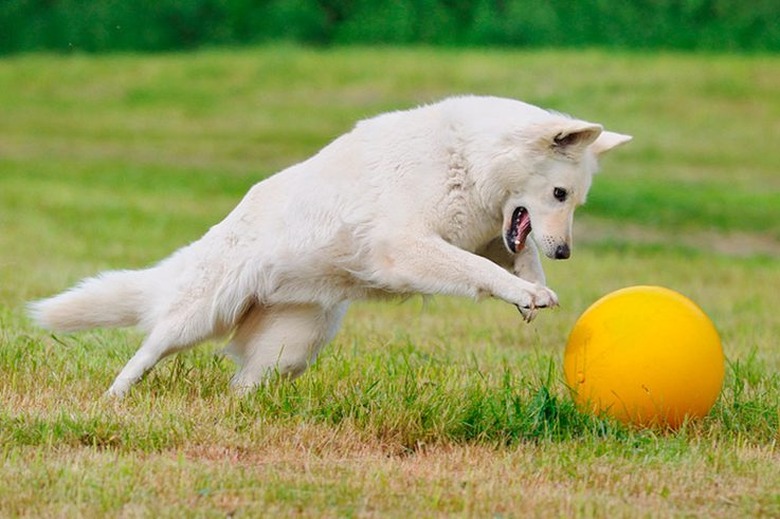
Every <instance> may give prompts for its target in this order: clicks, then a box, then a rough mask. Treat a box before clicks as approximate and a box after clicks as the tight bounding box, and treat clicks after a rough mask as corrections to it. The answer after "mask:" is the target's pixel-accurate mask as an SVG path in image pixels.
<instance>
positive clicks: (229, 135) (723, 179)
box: [0, 48, 780, 517]
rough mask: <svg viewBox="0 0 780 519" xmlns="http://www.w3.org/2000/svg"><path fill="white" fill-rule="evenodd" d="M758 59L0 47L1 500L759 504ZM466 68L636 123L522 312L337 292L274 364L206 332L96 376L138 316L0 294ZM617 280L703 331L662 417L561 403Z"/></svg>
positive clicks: (770, 311) (771, 260)
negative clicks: (301, 370) (566, 366)
mask: <svg viewBox="0 0 780 519" xmlns="http://www.w3.org/2000/svg"><path fill="white" fill-rule="evenodd" d="M779 79H780V59H777V58H774V57H766V56H763V57H762V56H757V57H733V56H717V55H710V56H687V55H671V54H668V55H663V54H662V55H649V54H647V55H645V54H621V53H602V52H595V51H583V52H553V51H544V52H506V51H504V52H488V51H484V52H472V51H469V52H465V51H463V52H461V51H457V52H456V51H434V50H428V49H416V50H392V49H387V50H364V49H340V50H332V51H313V50H305V49H296V48H269V49H255V50H242V51H236V52H228V51H208V52H198V53H193V54H181V55H158V56H154V57H148V56H147V57H138V56H132V55H119V56H111V57H84V56H73V57H68V58H58V57H50V56H46V55H29V56H22V57H16V58H10V59H5V60H2V61H0V106H3V117H0V453H1V454H2V463H3V476H4V484H3V485H2V488H0V515H3V516H19V515H27V516H41V515H56V516H103V515H124V516H137V515H154V516H157V515H160V516H179V515H181V514H182V513H184V514H189V515H195V516H224V515H226V514H237V515H242V516H248V517H252V516H257V515H261V514H265V515H268V516H289V515H304V516H331V517H333V516H361V517H363V516H386V515H390V516H400V515H409V514H415V515H421V516H437V515H466V516H480V517H481V516H490V515H500V516H524V515H532V516H560V515H566V516H599V517H602V516H636V515H642V516H645V515H649V516H655V515H659V516H680V515H685V516H699V517H734V516H777V515H778V514H780V499H779V498H778V493H777V488H778V487H779V486H780V469H779V468H778V467H780V463H779V462H780V452H779V451H778V449H777V442H778V440H779V439H780V436H779V434H780V433H778V430H780V407H779V406H778V402H779V401H780V375H778V373H780V354H778V353H777V348H776V341H777V337H778V336H780V319H779V318H778V317H777V312H776V308H777V305H778V303H779V302H780V299H779V297H780V296H778V290H777V289H778V279H780V261H778V257H780V227H778V222H780V203H779V202H780V198H778V194H779V193H780V177H778V176H777V174H776V165H777V164H778V163H780V151H778V150H777V148H776V147H774V146H773V144H772V136H773V135H774V133H776V130H777V129H778V128H777V122H776V121H777V120H778V115H780V91H778V90H777V89H776V88H775V85H776V84H777V81H778V80H779ZM466 92H474V93H490V94H497V95H507V96H512V97H518V98H521V99H525V100H528V101H531V102H534V103H537V104H541V105H544V106H548V107H550V108H554V109H557V110H561V111H566V112H571V113H573V114H575V115H577V116H580V117H583V118H588V119H591V120H594V121H597V122H602V123H604V124H605V125H606V126H607V127H608V128H611V129H614V130H616V131H619V132H624V133H630V134H633V135H634V136H635V141H634V142H633V143H631V145H630V146H627V147H626V148H624V149H621V150H620V152H616V153H615V154H614V156H610V157H608V158H607V159H606V160H605V163H604V171H603V173H601V174H600V175H599V177H598V178H597V179H596V181H595V183H594V186H593V190H592V192H591V196H590V200H589V203H588V205H586V206H585V207H584V208H583V209H582V210H581V211H580V213H579V214H578V223H577V236H576V237H577V243H576V244H575V251H574V256H573V257H572V259H571V260H569V261H566V262H545V268H546V270H547V274H548V280H549V283H550V285H551V286H552V287H553V288H554V289H555V290H556V291H557V292H558V294H559V296H560V298H561V301H562V306H561V308H559V309H557V310H555V311H550V312H545V313H543V314H542V315H540V316H539V317H538V318H537V320H536V321H535V322H534V323H533V324H532V325H530V326H529V325H525V324H523V323H522V322H521V320H520V319H519V316H518V315H517V312H516V311H515V310H514V309H512V308H509V307H508V305H505V304H501V303H499V302H496V301H483V302H479V303H477V302H472V301H467V300H461V299H451V298H433V299H430V300H423V299H420V298H414V299H412V300H410V301H406V302H381V303H378V302H365V303H359V304H356V305H355V306H354V307H353V308H352V309H351V310H350V313H349V314H348V316H347V319H346V322H345V325H344V328H343V330H342V331H341V333H340V334H339V335H338V337H337V338H336V339H335V341H334V342H333V343H332V344H330V345H329V346H328V347H327V348H326V349H325V350H324V352H323V354H322V356H321V358H320V359H319V360H318V362H317V364H316V365H314V366H313V367H312V368H311V369H310V370H309V371H308V372H307V373H306V374H305V375H304V376H303V377H302V378H300V379H298V380H297V381H295V382H294V383H291V384H278V385H274V386H272V387H270V388H268V389H267V390H264V391H258V392H256V393H253V394H251V395H249V396H247V397H244V398H238V397H236V396H234V395H232V394H230V393H229V392H228V391H227V386H228V382H229V378H230V376H231V373H232V369H233V367H232V365H231V363H230V362H229V361H227V360H226V359H224V358H222V357H219V356H215V355H214V353H215V352H216V351H218V350H219V348H220V347H221V345H220V344H208V345H205V346H203V347H201V348H198V349H196V350H193V351H191V352H187V353H185V354H182V355H179V356H177V357H175V358H173V359H171V360H169V361H168V362H165V363H163V364H162V365H160V366H159V367H158V368H157V369H156V370H154V371H153V372H152V373H151V374H150V375H149V376H148V377H146V378H145V379H144V380H143V381H142V382H141V383H140V384H139V385H138V386H137V387H136V388H134V389H133V391H132V392H131V394H130V396H129V397H128V398H127V399H126V400H125V401H123V402H122V403H115V402H107V401H104V400H102V399H100V398H99V395H100V394H101V393H102V392H103V391H104V390H105V389H106V388H107V387H108V385H109V384H110V383H111V380H112V378H113V376H114V375H115V374H116V373H117V371H118V370H119V369H120V368H121V366H122V365H123V364H124V362H126V360H127V359H128V358H129V357H130V355H132V353H133V352H134V350H135V348H136V347H137V345H138V341H139V340H140V336H139V335H138V334H137V333H136V332H133V331H127V330H118V331H117V330H112V331H105V330H104V331H93V332H86V333H81V334H75V335H59V334H57V335H50V334H47V333H45V332H43V331H41V330H38V329H35V328H34V327H33V326H32V325H31V323H30V322H29V321H28V320H27V318H26V317H25V315H24V303H25V301H27V300H30V299H32V298H36V297H42V296H45V295H49V294H52V293H54V292H56V291H59V290H61V289H63V288H65V287H67V286H68V285H69V284H71V283H73V282H75V281H77V280H78V279H79V278H80V277H82V276H85V275H90V274H94V273H95V272H97V271H99V270H101V269H105V268H124V267H138V266H142V265H147V264H149V263H151V262H154V261H157V260H159V259H161V258H162V257H164V256H166V255H167V254H169V253H170V252H172V251H173V250H175V249H176V248H178V247H179V246H181V245H183V244H185V243H187V242H189V241H192V240H194V239H197V238H198V237H199V236H200V235H201V234H202V233H203V232H205V230H206V229H208V227H209V226H210V225H212V224H214V223H216V222H217V221H219V220H220V219H221V218H222V216H224V215H225V214H226V213H227V212H228V211H229V210H230V209H231V208H232V207H233V206H234V205H235V204H236V203H237V201H238V200H239V199H240V198H241V196H242V195H243V194H244V192H245V191H246V190H247V188H248V187H249V186H251V185H252V184H253V183H254V182H256V181H257V180H258V179H260V178H263V177H264V176H266V175H268V174H271V173H273V172H274V171H276V170H278V169H279V168H281V167H283V166H285V165H288V164H290V163H293V162H295V161H297V160H300V159H302V158H305V157H307V156H309V155H310V154H312V153H314V152H315V151H316V150H317V149H318V148H319V147H321V146H322V145H324V144H325V143H327V142H328V141H329V140H331V139H332V138H334V137H335V136H337V135H339V134H340V133H342V132H344V131H346V130H348V129H349V128H350V126H351V125H352V124H353V123H354V121H355V120H356V119H358V118H361V117H365V116H369V115H372V114H375V113H377V112H381V111H383V110H387V109H395V108H400V107H408V106H412V105H415V104H418V103H421V102H428V101H431V100H434V99H437V98H440V97H443V96H445V95H449V94H454V93H466ZM773 132H774V133H773ZM632 284H659V285H665V286H669V287H671V288H674V289H677V290H679V291H681V292H683V293H685V294H687V295H688V296H689V297H691V298H693V299H694V300H695V301H697V302H698V303H699V304H700V305H701V306H702V307H703V308H704V310H705V311H706V312H707V313H708V314H709V315H710V316H711V318H712V319H713V321H714V322H715V324H716V326H717V328H718V330H719V332H720V333H721V336H722V338H723V344H724V349H725V352H726V355H727V358H728V366H727V378H726V384H725V387H724V390H723V393H722V395H721V398H720V400H719V401H718V403H717V404H716V405H715V407H714V408H713V410H712V412H711V413H710V415H709V416H708V417H706V418H705V419H703V420H700V421H697V422H691V423H688V424H686V425H685V426H684V427H683V428H682V429H681V430H679V431H676V432H670V431H661V430H633V429H629V428H626V427H623V426H621V425H619V424H616V423H613V422H610V421H609V420H606V419H602V418H600V417H593V416H588V415H583V414H581V413H579V412H578V411H577V410H576V409H575V408H574V406H573V404H572V403H571V400H570V399H569V397H568V394H567V392H566V389H565V386H564V383H563V376H562V369H561V360H562V359H561V358H562V351H563V345H564V343H565V341H566V337H567V334H568V330H569V329H571V326H572V325H573V323H574V322H575V320H576V318H577V317H578V315H579V314H580V313H581V312H582V311H583V310H584V309H585V308H586V307H587V306H588V305H589V304H590V303H592V302H593V301H594V300H595V299H596V298H597V297H599V296H600V295H603V294H604V293H607V292H609V291H611V290H613V289H616V288H619V287H622V286H626V285H632Z"/></svg>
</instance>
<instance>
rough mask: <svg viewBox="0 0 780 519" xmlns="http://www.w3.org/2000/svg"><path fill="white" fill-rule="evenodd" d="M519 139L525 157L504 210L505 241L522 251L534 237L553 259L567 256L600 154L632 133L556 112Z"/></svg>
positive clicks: (617, 144) (628, 139)
mask: <svg viewBox="0 0 780 519" xmlns="http://www.w3.org/2000/svg"><path fill="white" fill-rule="evenodd" d="M517 138H520V139H521V140H522V146H521V148H522V150H523V152H522V155H523V156H522V158H521V160H519V161H517V162H515V166H514V167H513V168H512V169H513V174H512V175H511V176H512V177H514V178H513V179H512V180H513V182H512V184H513V185H512V187H511V188H510V191H509V196H508V199H507V201H506V203H505V205H504V209H503V220H504V229H503V231H504V232H503V235H504V243H505V244H506V247H507V249H509V251H510V252H512V253H516V252H519V251H520V250H522V249H523V247H524V246H525V241H526V239H527V238H528V236H529V235H532V236H533V238H534V241H535V242H536V244H537V245H538V246H539V247H540V249H541V250H542V252H544V254H545V255H546V256H547V257H549V258H553V259H566V258H568V257H569V256H570V255H571V233H572V222H573V217H574V210H575V209H576V208H577V206H579V205H581V204H583V203H584V202H585V198H586V196H587V193H588V190H589V188H590V184H591V178H592V176H593V174H594V173H595V172H596V169H597V165H598V164H597V163H598V159H599V157H600V156H601V155H602V154H603V153H605V152H607V151H609V150H611V149H612V148H615V147H616V146H619V145H621V144H624V143H626V142H628V141H630V140H631V137H630V136H627V135H621V134H619V133H613V132H608V131H604V130H603V128H602V127H601V125H598V124H593V123H588V122H585V121H578V120H574V119H568V118H565V117H562V116H560V117H559V116H555V117H551V118H550V119H549V120H547V121H544V122H540V123H535V124H533V125H530V126H528V127H526V128H524V129H523V131H522V132H521V136H520V137H519V136H518V134H515V135H514V139H517ZM513 144H514V145H515V146H516V145H517V144H518V143H517V141H516V140H515V142H514V143H513ZM515 149H517V148H515ZM517 164H522V167H520V166H517ZM518 169H522V171H519V170H518Z"/></svg>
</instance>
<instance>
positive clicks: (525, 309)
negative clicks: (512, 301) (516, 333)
mask: <svg viewBox="0 0 780 519" xmlns="http://www.w3.org/2000/svg"><path fill="white" fill-rule="evenodd" d="M527 296H528V297H527V300H525V301H523V302H522V303H519V304H516V305H515V306H517V309H518V310H520V314H522V316H523V320H524V321H525V322H527V323H530V322H531V321H533V320H534V318H535V317H536V314H537V312H538V310H539V309H540V308H552V307H554V306H558V296H557V295H555V292H553V291H552V290H550V289H549V288H547V287H545V286H542V285H535V286H534V288H533V289H532V290H529V291H528V292H527Z"/></svg>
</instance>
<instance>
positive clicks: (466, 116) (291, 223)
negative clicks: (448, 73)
mask: <svg viewBox="0 0 780 519" xmlns="http://www.w3.org/2000/svg"><path fill="white" fill-rule="evenodd" d="M629 139H630V137H627V136H624V135H620V134H615V133H611V132H603V131H602V128H601V126H599V125H595V124H592V123H587V122H584V121H578V120H576V119H571V118H569V117H566V116H563V115H560V114H556V113H551V112H548V111H545V110H542V109H540V108H537V107H534V106H531V105H528V104H525V103H521V102H519V101H514V100H509V99H500V98H494V97H459V98H450V99H446V100H444V101H442V102H440V103H437V104H433V105H429V106H424V107H420V108H417V109H413V110H408V111H403V112H392V113H388V114H384V115H380V116H378V117H375V118H373V119H368V120H365V121H362V122H360V123H358V124H357V126H356V127H355V128H354V129H353V130H352V131H351V132H349V133H347V134H345V135H343V136H341V137H339V138H338V139H336V140H335V141H333V142H332V143H331V144H329V145H328V146H326V147H325V148H323V149H322V150H321V151H320V152H319V153H318V154H316V155H315V156H313V157H312V158H310V159H308V160H306V161H304V162H302V163H300V164H297V165H294V166H292V167H290V168H288V169H286V170H284V171H282V172H280V173H278V174H276V175H274V176H272V177H270V178H268V179H266V180H264V181H262V182H260V183H258V184H256V185H255V186H254V187H252V188H251V189H250V191H249V193H248V194H247V195H246V196H245V198H244V199H243V200H242V201H241V202H240V203H239V204H238V206H237V207H236V208H235V209H234V210H233V211H232V212H231V213H230V214H229V215H228V216H227V217H226V218H225V219H224V220H223V221H222V222H220V223H219V224H217V225H215V226H214V227H212V228H211V229H210V230H209V231H208V232H207V233H206V234H205V235H204V236H203V237H202V238H201V239H200V240H198V241H196V242H195V243H192V244H190V245H188V246H186V247H184V248H182V249H180V250H179V251H177V252H176V253H175V254H173V255H172V256H171V257H169V258H167V259H165V260H163V261H162V262H161V263H159V264H158V265H156V266H154V267H151V268H148V269H145V270H139V271H117V272H108V273H104V274H102V275H100V276H98V277H95V278H91V279H88V280H85V281H83V282H82V283H81V284H79V285H77V286H76V287H74V288H72V289H71V290H69V291H67V292H64V293H63V294H60V295H58V296H55V297H53V298H50V299H46V300H42V301H37V302H35V303H32V304H31V305H30V310H31V315H32V316H33V318H34V319H35V320H36V321H37V322H38V324H40V325H41V326H43V327H46V328H50V329H54V330H63V331H73V330H78V329H83V328H90V327H100V326H128V325H138V326H139V327H140V328H141V329H142V330H144V331H145V332H146V333H147V336H146V339H145V340H144V342H143V344H142V345H141V347H140V349H139V350H138V352H137V353H136V354H135V356H134V357H133V358H132V359H131V360H130V361H129V362H128V364H127V365H126V366H125V367H124V369H123V370H122V372H121V373H120V374H119V376H118V377H117V378H116V380H115V381H114V383H113V385H112V386H111V388H110V389H109V390H108V393H109V394H111V395H116V396H122V395H124V394H125V393H126V392H127V391H128V389H129V388H130V386H131V385H132V384H133V383H134V382H135V381H136V380H138V379H139V378H140V377H141V376H142V375H143V374H144V373H145V372H146V371H147V370H148V369H150V368H151V367H152V366H154V365H155V364H156V363H157V362H158V361H159V360H160V359H161V358H163V357H164V356H166V355H169V354H171V353H174V352H176V351H180V350H182V349H185V348H189V347H191V346H194V345H195V344H197V343H199V342H201V341H203V340H205V339H207V338H211V337H219V336H224V335H227V334H230V333H233V336H232V341H231V343H230V345H229V346H228V348H227V351H228V352H229V353H230V354H231V355H233V356H234V358H235V359H236V360H237V362H238V364H239V370H238V372H237V374H236V376H235V377H234V380H233V383H234V385H235V386H236V387H238V388H241V389H246V388H251V387H253V386H255V385H257V384H259V383H261V382H262V381H264V380H266V379H267V377H268V376H269V374H272V373H274V372H278V373H280V374H282V375H288V376H291V377H292V376H296V375H298V374H300V373H301V372H303V371H304V370H305V369H306V367H307V365H308V364H309V363H311V362H312V361H313V360H314V358H315V357H316V356H317V353H318V352H319V350H320V348H321V347H322V346H323V345H324V344H325V343H327V342H328V341H330V340H331V339H332V338H333V336H334V335H335V333H336V331H337V329H338V327H339V325H340V323H341V320H342V317H343V316H344V313H345V312H346V309H347V306H348V304H349V301H350V300H354V299H358V298H367V297H378V296H386V295H392V294H412V293H424V294H452V295H459V296H468V297H479V296H492V297H497V298H499V299H503V300H504V301H506V302H508V303H511V304H514V305H517V307H518V308H519V309H520V310H521V311H522V312H523V313H524V316H525V317H526V319H528V320H530V319H531V318H532V317H533V316H534V314H535V312H536V309H537V308H544V307H549V306H554V305H555V304H557V298H556V296H555V294H554V293H553V292H552V291H551V290H549V289H548V288H546V287H545V286H544V284H545V279H544V273H543V271H542V268H541V265H540V262H539V258H538V254H537V249H536V245H534V244H533V242H532V241H531V240H530V239H529V240H528V241H527V243H526V246H525V248H524V249H523V250H522V251H520V252H519V253H518V254H511V253H510V252H509V251H508V249H507V248H506V247H505V246H504V243H503V239H502V236H503V234H504V229H505V228H506V227H507V226H508V225H509V222H510V221H511V216H512V212H513V210H514V208H515V207H518V206H523V207H526V208H527V209H528V211H529V214H530V217H531V223H532V226H533V233H532V236H533V238H534V240H535V241H536V242H537V244H538V246H539V248H540V249H541V251H542V252H544V254H546V255H547V256H549V257H556V256H558V257H564V256H562V253H561V252H560V251H561V250H563V249H562V248H565V250H566V251H567V253H566V255H568V248H569V247H570V243H571V223H572V215H573V213H574V209H575V207H576V206H577V205H579V204H581V203H583V202H584V200H585V196H586V194H587V191H588V188H589V186H590V181H591V175H592V174H593V173H594V171H595V169H596V159H597V156H598V155H600V154H601V153H603V152H605V151H607V150H609V149H611V148H613V147H615V146H617V145H619V144H622V143H624V142H627V141H628V140H629ZM556 187H558V188H564V189H565V190H567V193H569V196H568V198H567V199H566V200H565V201H563V202H561V201H559V200H557V199H556V198H555V197H554V196H553V190H554V188H556ZM518 276H521V277H518Z"/></svg>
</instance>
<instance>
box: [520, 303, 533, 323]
mask: <svg viewBox="0 0 780 519" xmlns="http://www.w3.org/2000/svg"><path fill="white" fill-rule="evenodd" d="M515 306H516V307H517V310H518V311H519V312H520V314H521V315H522V316H523V321H525V322H526V323H530V322H531V321H533V320H534V318H535V317H536V313H537V312H536V308H531V307H529V306H520V305H515Z"/></svg>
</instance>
